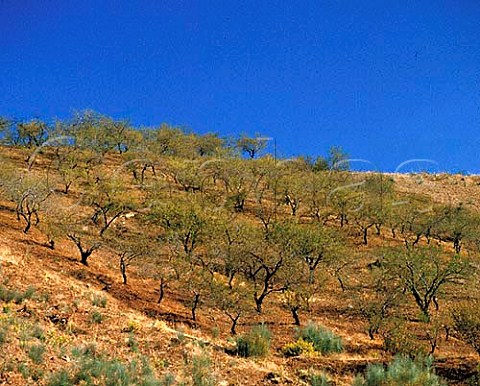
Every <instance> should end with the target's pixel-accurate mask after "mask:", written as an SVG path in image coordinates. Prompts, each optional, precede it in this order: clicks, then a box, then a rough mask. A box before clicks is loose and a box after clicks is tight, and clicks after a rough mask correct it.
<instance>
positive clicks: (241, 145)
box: [237, 134, 267, 159]
mask: <svg viewBox="0 0 480 386" xmlns="http://www.w3.org/2000/svg"><path fill="white" fill-rule="evenodd" d="M266 146H267V141H266V139H264V138H262V137H260V136H256V137H254V138H252V137H248V136H247V135H245V134H243V135H242V136H240V138H239V139H238V140H237V148H238V149H239V150H240V151H241V152H242V153H244V154H246V155H247V156H248V157H249V158H250V159H254V158H255V157H256V156H257V155H258V153H260V152H261V151H262V150H263V149H265V147H266Z"/></svg>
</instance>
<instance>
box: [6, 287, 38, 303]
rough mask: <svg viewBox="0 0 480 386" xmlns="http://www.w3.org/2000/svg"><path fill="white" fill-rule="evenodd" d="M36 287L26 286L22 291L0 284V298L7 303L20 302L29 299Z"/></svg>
mask: <svg viewBox="0 0 480 386" xmlns="http://www.w3.org/2000/svg"><path fill="white" fill-rule="evenodd" d="M35 291H36V289H35V288H33V287H28V289H27V290H26V291H24V292H21V291H18V290H15V289H14V290H10V289H8V288H7V287H5V286H4V285H0V300H2V301H4V302H6V303H9V302H14V303H15V304H21V303H23V302H24V301H25V300H27V299H31V298H32V297H33V294H34V293H35Z"/></svg>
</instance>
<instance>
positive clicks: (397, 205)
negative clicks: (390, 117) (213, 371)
mask: <svg viewBox="0 0 480 386" xmlns="http://www.w3.org/2000/svg"><path fill="white" fill-rule="evenodd" d="M0 139H1V141H2V147H1V149H2V153H4V154H3V155H2V164H3V168H2V170H1V171H0V192H1V200H2V201H4V202H9V203H10V204H11V207H12V209H13V213H14V215H15V216H16V218H17V219H18V221H19V224H20V228H21V230H22V231H23V232H25V233H27V234H28V233H30V232H31V231H32V228H38V230H39V232H41V233H42V234H43V235H44V237H45V245H46V247H48V248H55V247H56V245H58V243H60V242H69V243H71V245H72V246H74V250H76V251H77V253H78V258H79V261H80V263H82V264H84V265H87V264H89V262H90V261H92V260H93V259H95V254H96V252H97V251H99V250H102V249H104V250H109V251H113V254H114V255H115V256H116V257H117V259H118V261H117V262H116V264H117V266H118V268H119V270H118V274H119V278H120V279H121V281H122V283H123V284H124V285H126V286H128V285H131V284H130V280H129V277H130V275H131V274H132V273H133V272H136V273H137V274H138V275H140V274H141V275H144V276H146V277H148V278H150V279H152V280H154V281H155V282H156V283H158V302H161V301H162V300H163V298H164V296H166V292H165V291H166V289H167V288H172V289H174V288H180V289H181V290H182V291H183V292H184V293H185V294H188V296H187V297H188V299H187V300H186V301H185V306H186V307H187V308H188V309H189V311H190V313H191V317H192V319H193V321H195V320H196V319H197V318H198V315H199V314H198V312H199V310H201V309H202V308H215V309H218V310H219V311H221V312H222V313H223V314H224V315H225V317H226V318H228V320H229V321H230V323H231V333H232V334H235V333H236V330H237V327H238V325H239V323H241V321H242V318H244V317H246V316H248V315H249V314H252V313H253V314H261V313H265V310H266V309H268V307H270V305H271V302H278V303H279V304H281V305H282V307H284V308H285V309H286V310H288V312H289V314H290V315H291V318H292V321H293V322H294V323H295V324H297V325H300V324H301V323H302V322H303V321H306V318H308V315H310V313H311V312H314V310H315V303H316V301H317V299H318V297H319V296H321V295H322V294H325V293H327V292H328V291H331V289H332V288H333V287H335V288H338V289H339V290H340V291H341V292H342V293H343V294H344V297H348V298H349V299H351V301H352V302H353V303H355V307H354V308H355V312H357V314H358V315H360V316H361V317H362V318H363V319H364V321H365V326H366V327H365V330H366V332H368V334H369V335H370V337H372V338H374V337H375V336H377V335H381V336H382V337H383V338H384V340H385V346H386V348H387V349H392V347H393V349H392V350H393V351H395V350H396V351H400V349H399V346H398V345H395V344H392V339H394V338H395V336H397V338H398V336H399V335H398V334H399V331H402V328H404V326H405V325H408V324H411V323H416V322H418V321H420V322H421V323H424V324H425V326H426V327H425V329H424V331H427V332H428V331H432V330H431V328H433V326H434V323H437V322H438V320H441V321H442V322H441V323H444V324H448V323H449V320H451V318H452V315H460V313H458V312H457V314H452V313H451V312H452V311H451V310H450V309H449V308H448V306H447V305H446V304H447V303H448V301H447V300H448V299H452V297H454V296H455V294H458V293H462V294H465V297H466V299H467V301H472V302H473V301H477V299H476V297H477V295H478V294H477V293H476V291H475V287H474V286H475V284H474V279H473V277H474V275H473V273H474V272H475V271H476V264H475V262H476V259H477V258H478V246H479V245H480V227H479V226H478V224H479V217H478V212H476V211H475V209H473V208H471V207H469V206H468V205H466V204H460V205H459V204H455V205H454V204H450V205H445V204H441V203H436V202H435V201H434V200H432V199H431V198H428V197H424V196H421V195H419V194H413V193H410V194H407V193H405V192H401V191H399V190H398V189H397V187H396V184H395V182H394V179H393V178H392V177H391V176H388V175H385V174H379V173H355V172H351V171H349V163H348V157H347V155H346V154H345V153H344V152H343V151H342V150H341V149H340V148H336V147H332V148H331V149H330V151H329V153H328V154H327V156H325V157H318V158H316V159H311V158H309V157H298V158H296V159H290V160H288V162H287V161H285V160H282V159H281V158H279V159H277V157H276V156H275V157H272V155H270V154H268V153H265V149H266V139H265V138H264V137H261V136H260V135H257V136H255V137H249V136H247V135H242V136H240V137H238V138H221V137H220V136H218V135H216V134H206V135H197V134H195V133H193V132H190V131H188V130H186V129H183V128H179V127H173V126H170V125H167V124H162V125H160V126H159V127H156V128H134V127H132V126H131V125H130V124H129V123H128V122H127V121H119V120H114V119H112V118H109V117H105V116H103V115H100V114H97V113H94V112H90V111H87V112H82V113H78V114H75V115H74V117H73V118H72V119H70V120H66V121H56V122H54V123H46V122H42V121H41V120H31V121H26V122H17V121H14V120H9V119H6V118H1V119H0ZM342 299H344V298H342ZM266 317H268V316H266ZM457 319H458V318H457ZM459 323H460V322H457V324H459ZM454 324H455V323H453V324H452V325H454ZM395 334H397V335H395ZM462 334H463V335H462ZM462 334H460V335H459V336H465V333H464V332H463V333H462ZM431 336H432V335H431V334H430V333H428V334H427V333H425V334H424V336H423V337H420V338H419V339H424V340H425V341H428V339H430V338H431ZM402 337H403V338H405V336H404V335H402ZM403 338H402V339H403ZM417 338H418V337H417ZM398 339H399V338H398ZM471 340H472V338H471V337H470V335H469V336H468V339H467V342H470V341H471ZM395 347H396V348H395ZM475 347H476V346H475Z"/></svg>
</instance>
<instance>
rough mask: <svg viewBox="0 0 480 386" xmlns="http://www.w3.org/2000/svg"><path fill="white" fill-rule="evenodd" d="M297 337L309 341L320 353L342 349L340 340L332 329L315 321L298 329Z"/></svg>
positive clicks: (335, 351)
mask: <svg viewBox="0 0 480 386" xmlns="http://www.w3.org/2000/svg"><path fill="white" fill-rule="evenodd" d="M298 336H299V338H301V339H303V340H304V341H305V342H310V343H311V344H312V345H313V348H314V349H315V351H318V352H319V353H321V354H330V353H339V352H342V351H343V346H342V340H341V338H340V337H339V336H337V335H335V334H334V333H333V332H332V331H330V330H327V329H326V328H325V327H322V326H319V325H317V324H315V323H309V324H308V325H306V326H305V327H303V328H301V329H300V330H299V331H298Z"/></svg>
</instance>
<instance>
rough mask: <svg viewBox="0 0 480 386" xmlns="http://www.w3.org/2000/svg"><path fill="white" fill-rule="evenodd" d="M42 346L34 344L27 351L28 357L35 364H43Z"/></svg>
mask: <svg viewBox="0 0 480 386" xmlns="http://www.w3.org/2000/svg"><path fill="white" fill-rule="evenodd" d="M45 350H46V348H45V345H44V344H34V345H31V346H30V348H29V349H28V357H29V358H30V359H31V360H32V361H33V362H34V363H36V364H40V363H42V362H43V354H45Z"/></svg>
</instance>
